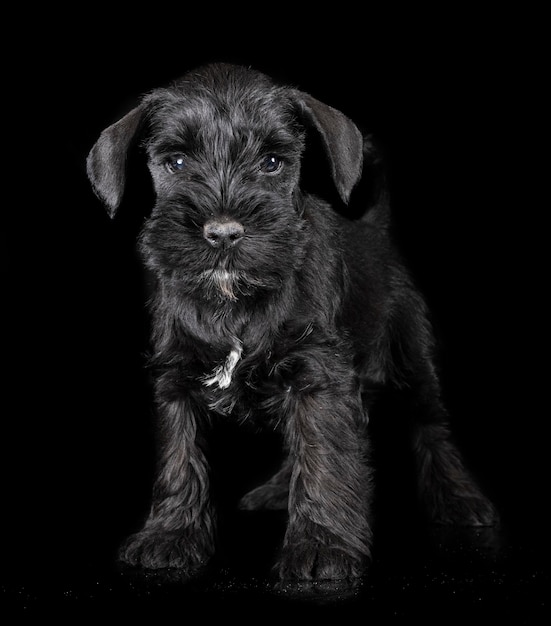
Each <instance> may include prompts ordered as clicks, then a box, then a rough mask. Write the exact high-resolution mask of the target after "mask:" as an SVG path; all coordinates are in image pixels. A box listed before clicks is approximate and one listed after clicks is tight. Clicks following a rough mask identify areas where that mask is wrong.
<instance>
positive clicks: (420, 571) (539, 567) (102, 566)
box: [0, 512, 550, 626]
mask: <svg viewBox="0 0 551 626" xmlns="http://www.w3.org/2000/svg"><path fill="white" fill-rule="evenodd" d="M106 527H108V524H107V522H106ZM283 530H284V519H283V517H282V515H281V514H279V513H274V512H264V513H250V512H248V513H247V512H238V513H235V514H233V515H232V516H230V517H229V518H228V519H227V520H226V533H225V536H224V537H223V538H222V546H221V548H220V551H219V553H218V556H217V557H216V559H215V560H214V562H213V563H212V564H211V565H210V566H209V568H208V569H207V570H206V571H205V572H204V573H203V574H201V575H199V576H197V577H196V578H195V579H186V578H185V577H183V576H182V575H181V574H180V573H179V572H177V571H169V572H163V573H143V572H140V571H135V570H132V569H130V570H128V569H126V570H125V569H122V568H120V567H119V566H117V564H116V563H115V561H114V559H113V554H114V550H115V546H116V542H117V541H118V538H116V537H114V536H108V535H107V534H103V535H102V534H101V533H99V534H98V533H96V535H95V536H94V534H93V533H90V534H89V535H88V537H87V538H86V540H85V542H84V545H80V546H79V544H78V542H77V541H76V540H75V538H74V537H72V536H71V534H70V533H68V535H67V536H65V537H64V538H63V539H65V541H66V544H65V545H63V543H62V542H63V539H61V538H60V537H55V536H51V537H50V538H49V539H50V541H46V545H47V547H45V548H44V547H43V548H42V551H36V552H34V553H33V554H30V553H29V552H27V553H24V556H21V558H17V557H16V554H15V553H17V552H18V547H17V545H15V544H14V543H11V544H10V538H8V542H7V544H8V545H7V547H4V554H6V552H7V553H8V554H11V557H12V558H11V560H10V559H8V560H4V561H3V563H4V567H3V568H2V579H1V592H2V595H1V597H0V602H1V606H2V614H3V615H9V616H10V618H9V621H8V622H4V623H17V620H16V619H15V616H17V619H18V618H19V616H24V615H34V616H40V617H41V618H42V617H45V616H51V617H52V618H60V617H65V616H69V617H71V618H74V619H77V618H84V617H92V616H94V617H95V618H96V619H97V618H99V617H103V616H105V617H113V616H117V617H119V618H122V617H125V616H126V617H128V618H130V617H139V616H141V617H145V616H146V615H155V616H157V617H158V618H159V619H162V618H163V617H167V618H168V617H169V616H172V617H170V619H173V617H174V616H175V615H178V616H179V618H178V619H179V621H180V622H181V623H193V622H196V621H198V620H199V617H198V616H199V615H200V616H201V618H200V621H201V622H203V621H204V620H208V619H213V620H216V619H219V620H220V621H224V622H226V621H228V620H235V623H239V624H244V623H247V624H249V623H251V624H253V623H254V624H257V623H267V622H269V620H270V619H272V620H276V619H277V620H278V621H281V623H293V624H294V623H301V624H335V625H339V624H352V623H366V624H367V623H370V624H390V623H404V624H407V623H412V622H411V621H412V620H413V619H415V620H422V623H424V624H425V623H430V624H433V623H434V624H455V623H470V624H486V623H491V624H499V623H502V621H503V620H505V619H506V620H507V623H508V624H511V625H515V626H519V625H523V624H543V623H548V622H547V621H546V618H548V617H549V591H550V587H549V582H550V581H549V570H548V561H547V548H546V545H545V543H544V540H543V530H542V529H537V528H533V529H532V531H531V529H530V527H526V528H525V529H524V530H523V531H522V534H517V532H516V531H518V530H519V529H515V530H513V531H507V530H503V529H500V530H493V529H482V530H476V531H470V530H465V529H446V528H439V527H436V528H427V527H426V526H423V525H421V524H410V525H409V527H408V526H406V521H404V522H400V523H393V524H385V527H384V528H383V527H381V526H379V527H378V528H377V530H376V533H375V547H374V555H373V562H372V564H371V567H370V569H369V572H368V573H367V575H366V576H365V577H364V578H363V579H361V580H358V581H356V582H355V583H354V584H348V583H328V582H319V583H294V584H291V583H288V584H280V583H278V582H277V580H276V578H275V577H274V576H273V574H272V573H271V569H270V568H271V565H272V563H273V560H274V558H275V556H276V554H277V546H278V543H279V541H280V539H281V536H282V533H283ZM104 532H105V529H104ZM37 533H38V531H37ZM35 539H36V538H35ZM13 540H14V541H17V537H16V536H15V537H13ZM159 623H160V622H159ZM212 623H216V622H214V621H213V622H212ZM419 623H421V622H419Z"/></svg>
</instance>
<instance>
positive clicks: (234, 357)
mask: <svg viewBox="0 0 551 626" xmlns="http://www.w3.org/2000/svg"><path fill="white" fill-rule="evenodd" d="M242 352H243V346H242V345H241V342H238V343H236V344H235V346H234V347H233V348H232V349H231V351H230V353H229V354H228V356H227V357H226V360H225V361H224V363H223V364H222V365H219V366H218V367H216V368H215V369H214V372H213V373H212V374H211V375H210V376H205V377H204V378H203V385H205V386H206V387H212V386H213V385H217V386H218V388H219V389H227V388H228V387H229V386H230V383H231V379H232V375H233V370H234V369H235V366H236V365H237V363H238V361H239V359H240V358H241V353H242Z"/></svg>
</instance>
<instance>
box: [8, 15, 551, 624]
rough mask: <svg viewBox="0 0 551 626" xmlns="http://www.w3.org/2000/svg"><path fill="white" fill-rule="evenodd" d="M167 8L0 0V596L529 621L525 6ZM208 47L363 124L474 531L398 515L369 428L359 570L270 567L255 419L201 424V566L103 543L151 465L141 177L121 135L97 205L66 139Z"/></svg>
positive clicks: (125, 515)
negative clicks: (167, 575)
mask: <svg viewBox="0 0 551 626" xmlns="http://www.w3.org/2000/svg"><path fill="white" fill-rule="evenodd" d="M258 9H259V7H257V10H258ZM173 11H174V7H166V6H165V7H164V9H163V12H164V15H163V16H162V17H160V16H159V15H157V14H155V15H151V16H145V18H146V19H140V20H135V18H136V16H135V15H133V16H131V18H130V17H129V16H127V15H126V16H124V17H120V18H115V16H113V15H111V14H108V13H103V14H102V13H101V12H100V11H96V12H94V15H93V16H91V15H87V14H86V13H85V12H83V13H82V14H79V15H78V16H77V15H64V16H62V15H59V16H56V15H52V14H49V15H47V16H46V15H44V16H42V15H38V14H33V15H32V22H33V24H34V25H35V29H36V31H37V34H34V35H33V34H32V33H29V32H28V28H27V26H26V21H27V20H28V19H29V17H30V16H26V17H25V26H24V25H23V22H22V21H19V20H16V21H15V22H14V30H15V31H16V32H15V33H14V34H15V35H19V36H17V37H15V39H14V40H13V43H11V44H10V46H9V49H8V50H6V51H5V54H4V58H6V59H8V63H7V64H6V75H5V79H6V82H7V84H8V88H7V90H6V94H5V96H4V107H3V108H4V111H5V114H4V115H5V121H4V141H3V146H4V149H5V153H4V161H5V162H7V163H8V164H7V166H5V169H4V171H5V173H6V179H5V185H4V187H5V189H6V193H5V194H4V202H3V204H4V219H3V222H2V226H1V232H2V249H3V258H2V281H3V290H2V291H3V296H4V297H3V299H2V313H3V315H4V314H5V317H6V321H5V323H4V324H3V329H4V336H3V343H4V354H5V355H6V358H5V360H4V368H3V371H4V375H3V380H4V383H5V392H4V398H5V402H4V406H5V411H4V412H3V413H4V417H3V420H2V422H3V434H2V444H3V448H4V453H3V459H4V460H5V468H4V472H3V480H4V485H3V507H2V509H3V514H2V517H3V523H4V526H5V530H4V532H3V535H2V544H3V545H2V553H3V558H2V591H3V595H2V597H1V598H0V601H4V600H5V601H6V606H9V607H11V608H15V609H16V610H20V611H21V612H23V613H24V612H27V613H30V612H38V613H43V612H44V613H45V612H46V611H50V610H52V611H54V612H55V614H58V615H59V614H63V613H65V612H82V613H83V614H87V613H89V612H90V611H97V612H98V613H99V614H106V615H107V614H109V613H110V611H111V610H112V608H113V607H116V608H117V609H118V610H120V611H121V612H123V613H125V612H127V611H131V610H134V609H136V607H137V608H138V610H139V611H142V610H144V611H145V610H146V609H147V610H151V611H158V612H159V613H162V612H163V611H164V610H165V609H166V607H167V606H169V607H170V608H171V610H173V609H175V610H178V611H181V615H182V616H185V612H186V610H191V607H192V608H193V609H194V610H195V609H197V610H199V611H203V612H204V613H205V614H206V615H213V614H214V612H217V611H222V612H223V615H230V614H232V615H235V616H237V615H241V619H243V620H245V619H248V618H249V617H248V616H251V615H254V618H253V617H251V621H255V623H256V621H259V620H260V621H261V620H262V619H263V615H266V616H267V617H269V616H270V615H273V616H276V615H277V616H282V618H284V619H286V620H287V621H289V620H291V621H292V617H293V616H294V615H296V616H298V617H300V618H301V619H302V618H304V623H335V624H341V623H342V624H344V623H351V622H349V621H348V620H349V619H351V616H352V614H353V613H354V612H355V611H356V610H359V611H360V614H361V616H362V619H365V621H368V620H371V621H372V622H373V621H375V620H376V617H380V616H382V618H383V623H389V622H391V621H392V620H395V621H400V620H401V619H404V620H405V621H407V620H408V619H409V618H412V617H414V616H416V617H421V618H425V619H426V620H427V621H430V620H431V619H434V620H435V622H436V620H440V621H439V623H443V621H446V620H447V621H448V622H450V623H451V622H452V621H453V619H454V618H455V617H457V616H462V617H466V616H467V617H469V618H471V619H476V618H480V619H482V618H485V617H490V616H492V617H501V616H511V615H512V616H514V617H515V618H516V620H517V621H516V622H515V623H541V622H540V621H538V620H539V619H540V616H542V615H543V613H544V611H545V610H546V608H547V606H548V599H547V595H548V593H547V589H545V590H544V587H545V584H548V579H547V570H546V567H547V561H546V556H547V549H548V541H547V527H548V524H549V515H548V512H547V494H548V468H549V465H548V452H547V448H548V444H547V441H546V439H547V428H546V427H547V421H548V408H547V404H546V403H545V393H546V385H547V380H546V377H545V376H544V371H545V370H546V369H547V365H548V356H547V354H548V349H547V347H546V346H545V345H544V328H545V326H544V321H545V320H544V316H543V314H542V310H543V307H544V304H545V296H546V291H547V284H548V275H547V273H546V268H545V267H544V258H545V260H546V255H545V235H544V233H545V231H546V229H547V223H546V221H545V209H546V208H547V207H546V206H545V205H544V202H548V195H547V194H545V193H543V192H542V190H541V179H542V174H543V159H542V157H543V150H542V148H543V146H544V145H545V141H544V139H543V132H544V126H543V121H544V120H543V116H542V112H543V105H542V97H543V90H542V89H541V88H540V85H541V83H542V81H544V80H545V73H544V72H543V67H542V65H543V64H542V56H541V55H542V52H543V50H542V46H541V43H542V40H540V35H539V29H538V16H535V15H534V16H530V15H522V16H520V15H515V14H514V13H511V14H509V15H506V16H505V15H500V16H496V15H491V16H483V15H481V14H480V12H479V13H476V14H467V13H463V14H455V13H452V12H451V11H450V12H449V14H444V13H440V14H434V13H430V14H429V13H427V14H420V13H416V14H411V15H410V14H408V15H400V14H397V15H392V16H390V17H389V16H386V17H383V16H380V15H374V14H370V13H364V14H359V13H358V14H350V13H347V12H346V11H345V10H344V9H343V10H342V11H341V12H339V13H337V14H335V12H334V10H333V12H329V11H328V12H327V14H326V15H309V16H306V19H301V18H300V17H299V16H293V17H292V18H291V17H290V14H289V13H288V11H289V10H288V9H284V7H283V6H281V5H277V6H269V7H268V6H265V5H263V7H262V11H265V14H264V13H262V15H261V16H260V15H255V16H253V18H252V21H251V18H250V17H248V16H247V13H248V11H247V12H245V10H244V9H243V10H242V12H241V13H236V11H237V10H234V11H232V13H230V11H229V10H227V11H225V12H221V11H220V10H219V9H215V8H212V11H205V12H204V14H201V15H200V14H199V13H195V14H190V13H187V12H182V14H181V15H180V14H178V15H176V14H175V13H173ZM276 12H277V15H276ZM60 20H65V22H64V24H65V25H61V22H60ZM247 20H249V21H247ZM213 60H222V61H230V62H239V63H244V64H247V65H252V66H253V67H256V68H258V69H260V70H263V71H266V72H267V73H269V74H272V75H273V76H274V77H276V78H277V79H280V80H282V81H285V82H288V83H291V84H294V85H296V86H298V87H300V88H301V89H303V90H305V91H308V92H310V93H311V94H312V95H314V96H315V97H317V98H318V99H320V100H323V101H324V102H326V103H328V104H331V105H332V106H334V107H336V108H338V109H340V110H342V111H343V112H344V113H346V114H347V115H348V116H349V117H351V118H352V119H354V120H355V121H356V123H357V124H358V125H359V126H360V128H361V129H362V130H364V131H367V132H372V133H373V134H374V136H375V138H376V140H377V142H378V143H379V145H380V146H381V148H382V150H383V154H384V155H385V158H386V160H387V166H388V172H389V184H390V191H391V196H392V202H393V210H394V217H395V232H396V236H397V239H398V241H399V242H400V245H401V248H402V251H403V253H404V256H405V257H406V258H407V259H408V262H409V264H410V266H411V267H412V270H413V273H414V275H415V277H416V279H417V282H418V283H419V284H420V286H421V287H422V289H423V291H424V293H425V295H426V297H427V300H428V302H429V304H430V306H431V308H432V311H433V314H434V319H435V323H436V328H437V333H438V337H439V339H440V341H441V346H442V354H441V364H442V382H443V386H444V393H445V398H446V401H447V403H448V406H449V408H450V411H451V414H452V423H453V428H454V432H455V434H456V438H457V440H458V443H459V444H460V446H461V448H462V449H463V450H464V452H465V455H466V458H467V459H468V461H469V463H470V465H471V467H472V468H473V470H474V471H475V472H476V473H477V475H478V476H479V478H480V480H481V482H482V484H483V485H484V487H485V488H486V490H487V491H488V493H489V494H490V495H491V496H492V497H493V499H494V500H495V502H496V504H497V505H498V507H499V508H500V510H501V512H502V516H503V519H504V530H503V531H502V532H501V533H499V534H498V535H499V536H497V537H496V536H494V537H492V538H491V539H492V541H491V542H490V543H491V545H492V546H493V548H492V550H490V549H489V548H488V544H486V545H485V546H482V543H483V542H482V540H483V539H485V537H481V536H479V537H478V543H477V544H476V545H475V546H474V547H473V546H471V547H469V542H467V541H466V540H465V539H464V538H463V537H462V536H461V535H460V534H457V535H453V534H452V535H451V537H448V536H446V537H444V535H442V534H438V533H436V532H435V533H431V532H429V530H428V529H426V528H423V527H421V528H417V525H416V524H414V523H413V522H412V521H411V520H410V518H409V515H408V509H407V507H406V506H401V505H400V504H396V502H395V499H396V498H398V499H399V498H400V497H401V493H400V489H399V488H398V487H397V486H396V484H394V481H395V479H396V477H397V476H399V475H400V469H401V468H400V459H399V456H398V455H397V454H396V453H395V451H394V454H393V446H392V445H391V444H389V443H388V440H387V443H386V444H384V443H381V444H380V446H381V447H380V450H383V451H385V450H386V451H388V453H389V456H388V459H390V460H388V459H387V461H386V462H385V459H382V461H381V464H382V468H381V469H380V472H381V474H382V477H381V481H382V484H385V485H386V482H385V481H387V482H388V487H389V488H391V489H395V490H396V491H393V492H392V495H390V494H389V493H387V494H386V495H383V496H382V497H381V498H380V500H379V501H378V502H379V504H378V507H379V508H380V511H379V510H378V509H377V508H376V515H380V518H379V519H380V520H381V521H380V522H379V524H378V527H377V528H378V532H377V533H376V546H377V547H376V548H375V559H374V565H373V568H372V573H371V574H370V575H369V576H368V577H367V578H366V580H365V581H363V582H362V585H361V586H360V589H359V590H352V591H351V592H350V590H349V593H346V592H345V591H343V590H342V589H338V588H333V589H323V588H321V587H315V586H314V587H313V588H310V589H306V588H305V587H304V588H302V587H300V586H298V587H297V588H295V589H284V590H280V591H277V590H272V587H271V578H270V575H269V564H270V562H271V560H272V558H273V553H275V552H276V550H277V545H278V542H279V541H280V540H281V536H282V532H283V520H282V519H280V518H278V517H277V516H271V517H270V516H266V515H258V516H257V517H258V519H256V517H255V516H246V515H243V514H238V513H235V512H232V511H233V505H234V504H235V501H236V499H237V498H238V497H239V494H240V493H241V491H243V490H244V489H246V488H247V487H249V486H252V485H254V484H255V483H256V482H257V480H259V479H261V478H262V477H263V476H264V475H265V474H266V473H267V472H269V469H270V466H271V464H272V463H273V462H274V458H273V450H272V448H271V447H270V446H269V445H267V447H264V446H265V445H266V444H269V443H270V442H269V441H266V440H265V439H264V438H262V437H261V438H258V439H255V438H253V437H251V436H250V435H249V434H243V435H242V436H240V437H239V438H237V437H236V436H235V434H234V433H233V431H229V430H228V431H227V432H226V431H224V432H222V433H219V435H218V439H217V440H216V441H215V449H216V450H217V452H218V453H219V462H218V463H219V469H220V468H224V469H223V471H221V472H220V474H221V475H222V478H221V479H220V485H221V487H220V489H221V501H222V502H221V506H222V520H223V521H224V523H225V526H224V528H225V529H226V530H225V531H223V534H222V548H221V552H220V557H219V562H217V563H216V564H215V565H216V566H217V567H218V569H214V571H213V572H211V573H210V574H209V575H208V576H207V578H206V579H205V580H203V579H201V580H200V581H198V582H192V583H186V582H185V581H181V580H165V579H162V578H148V577H143V576H142V577H140V576H139V575H134V574H131V573H128V572H121V571H120V570H119V569H117V567H116V566H115V565H114V559H113V555H114V552H115V549H116V546H117V545H118V543H119V542H120V540H121V539H122V538H123V537H124V536H125V535H126V534H128V533H129V532H131V531H132V530H134V529H136V528H137V527H138V526H139V522H140V519H141V516H142V515H143V513H144V511H145V510H146V507H147V500H148V495H149V489H150V484H151V470H152V449H153V443H152V418H151V414H150V408H149V407H150V397H149V388H148V384H147V379H146V375H145V373H144V371H143V356H142V355H143V352H144V351H145V349H146V347H147V318H146V314H145V308H144V303H145V298H146V294H145V290H144V288H143V284H142V279H141V273H140V269H139V263H138V261H137V259H136V255H135V252H134V241H135V238H136V235H137V233H138V231H139V228H140V224H141V223H142V221H143V219H144V217H145V216H146V215H147V210H148V207H149V206H150V205H151V190H150V188H149V183H148V181H147V178H146V176H145V172H144V171H143V164H141V163H140V162H139V158H138V157H135V158H134V160H133V161H132V163H133V164H134V161H135V167H136V169H135V173H134V174H133V176H132V177H131V184H130V187H129V190H128V194H127V196H126V198H125V201H124V203H123V205H122V207H121V209H120V212H119V214H118V216H117V217H116V218H115V219H114V220H113V221H111V220H110V219H109V218H108V217H107V215H106V213H105V212H104V211H103V209H102V207H101V206H100V204H99V202H98V201H97V200H96V198H95V197H94V196H93V194H92V192H91V190H90V187H89V184H88V182H87V179H86V175H85V158H86V155H87V153H88V151H89V149H90V147H91V146H92V145H93V143H94V141H95V140H96V138H97V136H98V134H99V133H100V132H101V130H102V129H103V128H104V127H105V126H107V125H109V124H110V123H112V122H114V121H115V120H116V119H117V118H118V117H119V116H120V115H122V114H123V113H124V112H126V111H127V110H128V109H129V108H130V107H131V106H133V104H134V103H135V102H136V100H137V98H138V97H139V95H140V94H142V93H143V92H145V91H147V90H149V89H152V88H154V87H156V86H159V85H162V84H165V83H167V82H168V81H170V80H171V79H173V78H176V77H177V76H179V75H180V74H182V73H184V72H185V71H186V70H188V69H191V68H193V67H194V66H196V65H199V64H202V63H205V62H208V61H213ZM545 334H546V333H545ZM544 368H545V370H544ZM382 430H384V429H382ZM389 430H390V431H391V430H392V428H390V429H389ZM387 434H388V433H387ZM380 456H384V455H383V454H382V453H380ZM402 469H404V473H407V472H406V470H407V467H406V466H405V465H404V468H402ZM408 480H409V476H405V484H407V483H408ZM240 490H241V491H240ZM404 497H405V498H406V500H407V496H404ZM496 545H499V549H498V548H496ZM544 583H545V584H544ZM305 616H307V617H305Z"/></svg>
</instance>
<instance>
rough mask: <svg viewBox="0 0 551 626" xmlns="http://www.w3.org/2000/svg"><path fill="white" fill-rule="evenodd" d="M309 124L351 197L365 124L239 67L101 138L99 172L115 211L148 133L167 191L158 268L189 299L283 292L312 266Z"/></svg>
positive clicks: (95, 168)
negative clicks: (136, 142) (305, 174)
mask: <svg viewBox="0 0 551 626" xmlns="http://www.w3.org/2000/svg"><path fill="white" fill-rule="evenodd" d="M308 128H314V129H315V130H316V131H317V132H318V133H319V134H320V136H321V138H322V143H323V145H324V147H325V149H326V152H327V154H328V157H329V161H330V165H331V172H332V176H333V179H334V182H335V184H336V185H337V188H338V190H339V192H340V194H341V196H342V197H343V199H345V200H346V199H347V198H348V196H349V194H350V191H351V189H352V187H353V185H354V184H355V183H356V181H357V179H358V177H359V174H360V171H361V163H362V138H361V135H360V133H359V131H358V129H357V128H356V127H355V126H354V124H353V123H352V122H350V120H348V119H347V118H346V117H345V116H344V115H342V114H341V113H340V112H338V111H336V110H335V109H332V108H331V107H328V106H327V105H324V104H322V103H320V102H318V101H317V100H315V99H314V98H312V97H311V96H308V95H307V94H304V93H302V92H299V91H297V90H295V89H291V88H287V87H280V86H277V85H274V84H273V83H272V82H271V81H270V80H269V79H268V78H267V77H266V76H264V75H262V74H260V73H258V72H254V71H252V70H248V69H245V68H241V67H234V66H229V65H212V66H207V67H205V68H202V69H200V70H198V71H196V72H194V73H190V74H188V75H186V76H185V77H184V78H183V79H181V80H180V81H178V82H176V83H174V84H173V85H172V86H171V87H169V88H167V89H159V90H155V91H153V92H152V93H150V94H148V95H147V96H146V97H144V99H143V100H142V102H141V103H140V105H139V106H138V107H137V108H136V109H134V110H133V111H131V112H130V113H129V114H128V115H126V116H125V117H124V118H123V119H122V120H120V121H119V122H117V123H116V124H114V125H113V126H111V127H109V128H108V129H106V130H105V131H104V132H103V133H102V136H101V137H100V139H99V140H98V142H97V144H96V146H94V148H93V149H92V151H91V153H90V156H89V158H88V173H89V176H90V179H91V181H92V184H93V186H94V188H95V190H96V192H97V194H98V195H99V196H100V198H102V200H103V201H104V202H105V203H106V205H107V207H108V209H110V211H111V212H112V213H114V212H115V210H116V208H117V206H118V204H119V201H120V197H121V195H122V189H123V185H124V161H125V156H126V150H127V148H128V146H129V145H130V143H131V141H132V139H133V138H134V137H135V136H136V135H137V134H141V135H142V136H143V142H144V145H145V147H146V151H147V155H148V167H149V171H150V173H151V176H152V179H153V183H154V188H155V193H156V204H155V207H154V209H153V211H152V214H151V217H150V218H149V219H148V221H147V222H146V224H145V227H144V230H143V233H142V236H141V249H142V251H143V253H144V259H145V261H146V263H147V265H148V266H149V267H150V268H151V269H152V270H153V271H154V272H155V273H156V274H157V275H158V276H159V277H162V278H163V279H164V280H170V281H175V282H177V284H178V285H179V286H181V287H182V288H183V289H185V290H186V291H187V292H188V293H192V294H197V295H199V296H201V297H206V298H208V299H222V300H228V301H234V300H237V299H239V298H240V297H243V296H247V295H252V294H255V295H256V294H258V293H259V291H262V290H270V291H271V290H273V289H276V288H278V287H279V286H280V285H281V284H283V283H284V282H285V280H286V279H287V278H288V277H289V275H290V274H291V273H292V272H293V270H294V269H296V267H297V266H299V265H300V263H301V259H302V255H303V254H304V248H303V241H304V236H305V235H304V231H305V222H304V216H303V214H302V199H301V194H300V190H299V182H300V165H301V157H302V154H303V151H304V144H305V136H306V132H307V129H308Z"/></svg>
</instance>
